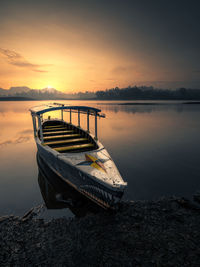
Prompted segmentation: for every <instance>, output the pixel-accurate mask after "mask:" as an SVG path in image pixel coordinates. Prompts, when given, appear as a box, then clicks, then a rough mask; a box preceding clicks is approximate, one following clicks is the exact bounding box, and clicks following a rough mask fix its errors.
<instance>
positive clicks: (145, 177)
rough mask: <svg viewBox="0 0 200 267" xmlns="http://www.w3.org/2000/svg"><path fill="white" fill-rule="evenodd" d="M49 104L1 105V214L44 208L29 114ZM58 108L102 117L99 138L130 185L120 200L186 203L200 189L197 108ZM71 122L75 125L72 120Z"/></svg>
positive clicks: (110, 103)
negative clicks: (96, 111)
mask: <svg viewBox="0 0 200 267" xmlns="http://www.w3.org/2000/svg"><path fill="white" fill-rule="evenodd" d="M49 102H51V101H39V102H37V101H26V102H23V101H22V102H0V138H1V139H0V215H5V214H15V215H22V214H24V213H25V212H26V211H27V210H29V209H30V208H31V207H33V206H37V205H39V204H41V203H43V198H42V195H41V192H40V187H39V184H38V167H37V162H36V152H37V151H36V145H35V141H34V138H33V130H32V119H31V116H30V113H29V111H28V110H29V108H30V107H32V106H34V105H38V104H42V103H49ZM132 102H133V101H132ZM62 103H68V104H72V105H89V106H93V107H97V108H100V109H102V112H103V113H105V114H106V118H105V119H100V120H99V127H98V129H99V139H100V141H101V142H102V143H103V144H104V146H105V147H106V148H107V150H108V152H109V153H110V155H111V156H112V158H113V160H114V162H115V163H116V165H117V167H118V169H119V171H120V173H121V175H122V177H123V178H124V180H125V181H127V182H128V188H127V190H126V193H125V195H124V199H132V200H144V199H157V198H159V197H161V196H172V195H176V196H184V197H187V198H190V197H191V196H192V194H193V193H195V192H196V191H197V190H200V105H198V104H193V105H191V104H181V103H180V102H153V101H152V103H157V104H156V105H147V102H145V101H136V102H134V103H140V104H139V105H121V104H122V103H126V104H127V103H129V102H124V101H118V102H116V101H115V102H113V101H62ZM142 103H143V104H142ZM148 103H149V101H148ZM167 103H168V104H167ZM67 116H68V115H67V114H66V117H65V119H68V117H67ZM73 122H75V123H76V118H75V117H74V118H73ZM82 125H83V126H85V123H84V122H83V124H82ZM45 212H46V214H44V216H47V217H51V216H52V217H58V216H63V215H64V214H65V215H66V216H70V211H69V210H49V211H45Z"/></svg>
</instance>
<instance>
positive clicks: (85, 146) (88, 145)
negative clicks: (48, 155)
mask: <svg viewBox="0 0 200 267" xmlns="http://www.w3.org/2000/svg"><path fill="white" fill-rule="evenodd" d="M91 147H94V145H93V144H91V143H90V144H82V145H73V146H64V147H55V148H53V149H54V150H56V151H58V152H63V151H69V150H77V149H82V148H91Z"/></svg>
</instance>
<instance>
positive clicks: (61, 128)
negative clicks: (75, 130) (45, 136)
mask: <svg viewBox="0 0 200 267" xmlns="http://www.w3.org/2000/svg"><path fill="white" fill-rule="evenodd" d="M64 130H67V127H59V128H53V129H43V132H44V133H46V132H57V131H64Z"/></svg>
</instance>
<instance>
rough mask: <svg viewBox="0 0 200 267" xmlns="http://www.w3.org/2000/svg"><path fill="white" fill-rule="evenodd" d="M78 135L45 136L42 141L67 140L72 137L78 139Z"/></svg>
mask: <svg viewBox="0 0 200 267" xmlns="http://www.w3.org/2000/svg"><path fill="white" fill-rule="evenodd" d="M80 136H81V135H80V134H65V135H53V136H46V137H44V138H43V139H44V141H45V140H49V139H63V138H64V139H67V138H73V137H80Z"/></svg>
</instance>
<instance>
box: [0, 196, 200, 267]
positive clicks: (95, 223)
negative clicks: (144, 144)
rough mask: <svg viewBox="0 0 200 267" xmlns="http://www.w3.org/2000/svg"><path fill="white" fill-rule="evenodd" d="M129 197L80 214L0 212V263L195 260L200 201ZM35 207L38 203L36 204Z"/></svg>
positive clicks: (198, 259)
mask: <svg viewBox="0 0 200 267" xmlns="http://www.w3.org/2000/svg"><path fill="white" fill-rule="evenodd" d="M199 199H200V198H198V194H196V195H195V197H194V200H195V201H196V204H195V203H194V202H191V201H189V200H186V199H184V198H176V197H172V198H162V199H160V200H157V201H136V202H134V201H129V202H122V203H120V204H119V207H118V210H117V212H115V213H113V212H112V213H110V212H108V211H107V212H105V211H104V212H100V213H98V214H87V215H86V216H85V217H82V218H73V219H66V218H58V219H52V220H50V221H45V220H43V219H39V218H37V213H36V212H35V210H36V209H32V210H30V211H29V212H27V213H26V214H25V215H24V216H23V217H15V216H12V215H11V216H3V217H0V266H81V267H82V266H144V267H145V266H148V267H149V266H200V246H199V240H200V229H199V226H200V206H199V204H198V203H199V202H198V201H199ZM37 210H39V209H37Z"/></svg>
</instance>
